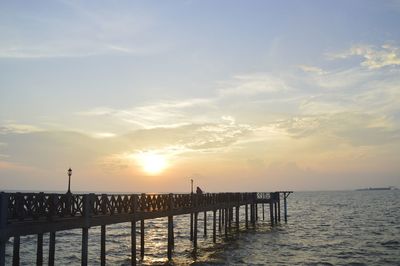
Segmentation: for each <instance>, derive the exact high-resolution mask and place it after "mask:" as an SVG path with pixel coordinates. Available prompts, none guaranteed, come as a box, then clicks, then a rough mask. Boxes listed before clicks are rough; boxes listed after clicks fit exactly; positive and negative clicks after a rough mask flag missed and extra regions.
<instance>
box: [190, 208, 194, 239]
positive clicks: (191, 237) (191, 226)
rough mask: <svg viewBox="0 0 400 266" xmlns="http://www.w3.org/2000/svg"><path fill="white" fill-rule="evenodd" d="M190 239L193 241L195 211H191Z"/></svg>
mask: <svg viewBox="0 0 400 266" xmlns="http://www.w3.org/2000/svg"><path fill="white" fill-rule="evenodd" d="M190 241H193V212H192V213H190Z"/></svg>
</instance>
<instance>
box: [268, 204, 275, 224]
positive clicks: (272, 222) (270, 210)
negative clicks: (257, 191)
mask: <svg viewBox="0 0 400 266" xmlns="http://www.w3.org/2000/svg"><path fill="white" fill-rule="evenodd" d="M273 205H274V204H273V203H272V200H271V201H270V202H269V217H270V222H271V225H274V206H273Z"/></svg>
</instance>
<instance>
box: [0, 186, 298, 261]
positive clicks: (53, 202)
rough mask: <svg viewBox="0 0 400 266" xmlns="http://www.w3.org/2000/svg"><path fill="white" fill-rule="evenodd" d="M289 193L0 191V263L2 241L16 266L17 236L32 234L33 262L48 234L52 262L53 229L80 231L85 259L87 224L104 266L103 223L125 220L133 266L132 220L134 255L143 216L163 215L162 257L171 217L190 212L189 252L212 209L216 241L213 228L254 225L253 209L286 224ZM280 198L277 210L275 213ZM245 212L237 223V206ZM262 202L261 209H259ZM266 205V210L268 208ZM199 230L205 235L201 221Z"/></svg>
mask: <svg viewBox="0 0 400 266" xmlns="http://www.w3.org/2000/svg"><path fill="white" fill-rule="evenodd" d="M291 193H292V191H277V192H262V193H260V192H252V193H205V194H126V195H123V194H115V195H109V194H72V193H66V194H49V193H4V192H1V193H0V266H4V265H5V245H6V242H7V240H8V239H9V238H13V257H12V264H13V265H19V261H20V252H19V250H20V237H21V236H24V235H37V247H36V264H37V265H43V263H44V262H43V234H45V233H49V234H50V241H49V256H48V265H56V261H57V258H55V245H56V235H57V232H58V231H62V230H70V229H77V228H80V229H82V246H81V264H82V265H87V262H88V239H89V231H88V230H89V228H90V227H94V226H100V227H101V239H100V247H101V248H100V254H99V257H100V261H101V265H106V235H107V232H106V229H107V225H110V224H116V223H126V222H130V223H131V248H130V250H131V254H130V255H131V263H132V265H136V263H137V261H138V258H137V253H138V250H137V243H136V234H137V230H136V229H137V228H136V226H137V222H139V223H140V250H139V254H140V258H142V259H143V257H144V256H145V254H144V250H145V249H144V247H145V242H144V239H145V220H148V219H155V218H161V217H168V228H167V234H168V240H167V241H168V245H167V250H166V257H167V258H168V260H171V259H172V255H173V249H174V222H173V221H174V216H177V215H183V214H190V228H188V230H190V240H191V241H192V246H193V250H194V252H195V251H196V249H197V247H198V246H197V239H198V233H199V227H198V217H199V215H200V214H204V219H206V217H207V212H212V219H213V222H212V229H211V230H212V241H213V242H216V238H217V233H216V231H217V228H218V230H219V231H221V232H224V234H221V235H225V236H226V235H227V234H228V233H229V232H230V231H232V230H236V231H239V226H240V223H243V224H245V227H246V228H249V226H253V227H254V226H256V222H257V220H259V219H261V217H258V214H259V212H260V211H259V208H261V213H262V219H263V220H264V219H265V217H266V216H267V219H268V215H266V214H265V213H266V212H268V210H269V220H270V225H271V226H275V225H277V224H279V223H280V222H281V215H283V219H284V221H285V222H287V216H288V215H287V197H288V196H289V195H290V194H291ZM281 199H283V214H281V212H282V211H281V205H282V204H281ZM241 206H243V207H244V210H245V215H244V221H240V215H239V214H240V213H239V212H240V207H241ZM265 206H267V207H265ZM268 207H269V208H268ZM203 224H204V228H203V234H204V236H206V235H207V233H208V232H207V229H208V228H207V223H206V222H204V223H203Z"/></svg>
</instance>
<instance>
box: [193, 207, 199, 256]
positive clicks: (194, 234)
mask: <svg viewBox="0 0 400 266" xmlns="http://www.w3.org/2000/svg"><path fill="white" fill-rule="evenodd" d="M198 214H199V213H198V212H195V213H194V228H193V248H194V250H196V249H197V218H198Z"/></svg>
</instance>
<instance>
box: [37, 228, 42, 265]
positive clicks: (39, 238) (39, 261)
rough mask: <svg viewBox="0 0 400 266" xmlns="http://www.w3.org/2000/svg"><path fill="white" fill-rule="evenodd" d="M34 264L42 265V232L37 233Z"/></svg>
mask: <svg viewBox="0 0 400 266" xmlns="http://www.w3.org/2000/svg"><path fill="white" fill-rule="evenodd" d="M36 265H37V266H40V265H43V234H38V235H37V243H36Z"/></svg>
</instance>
